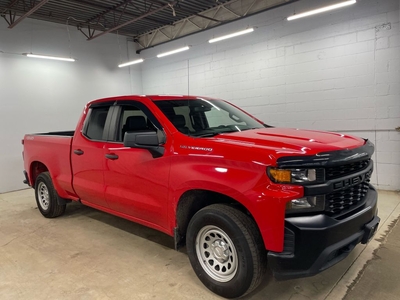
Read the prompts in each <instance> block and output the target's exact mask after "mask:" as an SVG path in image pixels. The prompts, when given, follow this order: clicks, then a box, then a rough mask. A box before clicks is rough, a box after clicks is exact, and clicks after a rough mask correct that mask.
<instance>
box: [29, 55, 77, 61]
mask: <svg viewBox="0 0 400 300" xmlns="http://www.w3.org/2000/svg"><path fill="white" fill-rule="evenodd" d="M24 55H26V56H28V57H33V58H44V59H52V60H62V61H75V59H73V58H66V57H58V56H47V55H37V54H32V53H27V54H24Z"/></svg>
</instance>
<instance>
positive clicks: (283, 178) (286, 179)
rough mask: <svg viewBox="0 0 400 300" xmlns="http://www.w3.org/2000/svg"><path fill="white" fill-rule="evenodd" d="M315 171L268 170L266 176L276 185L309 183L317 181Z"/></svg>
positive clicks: (270, 168)
mask: <svg viewBox="0 0 400 300" xmlns="http://www.w3.org/2000/svg"><path fill="white" fill-rule="evenodd" d="M316 174H317V172H316V169H277V168H272V167H269V168H268V175H269V177H270V178H271V180H272V181H273V182H276V183H309V182H310V183H311V182H315V181H316V180H317V175H316Z"/></svg>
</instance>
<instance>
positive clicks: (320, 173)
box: [23, 96, 380, 298]
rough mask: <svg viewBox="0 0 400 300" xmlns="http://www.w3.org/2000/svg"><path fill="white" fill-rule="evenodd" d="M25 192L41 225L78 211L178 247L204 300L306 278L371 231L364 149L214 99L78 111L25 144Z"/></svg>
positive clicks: (108, 103) (141, 99) (129, 100)
mask: <svg viewBox="0 0 400 300" xmlns="http://www.w3.org/2000/svg"><path fill="white" fill-rule="evenodd" d="M23 145H24V151H23V157H24V168H25V171H24V174H25V181H24V182H25V183H27V184H28V185H29V186H31V187H33V188H34V189H35V197H36V202H37V206H38V208H39V210H40V212H41V213H42V215H43V216H44V217H46V218H53V217H58V216H60V215H62V214H63V213H64V212H65V209H66V205H67V203H69V202H71V201H79V202H81V203H82V204H84V205H87V206H90V207H93V208H95V209H99V210H101V211H104V212H107V213H111V214H113V215H116V216H119V217H122V218H125V219H128V220H131V221H134V222H137V223H140V224H143V225H145V226H148V227H151V228H154V229H156V230H159V231H162V232H164V233H166V234H168V235H170V236H172V237H173V238H174V240H175V246H176V249H178V248H179V247H182V246H185V245H186V249H187V253H188V257H189V260H190V263H191V265H192V267H193V270H194V272H195V273H196V275H197V276H198V278H199V279H200V281H202V282H203V284H204V285H205V286H206V287H207V288H208V289H210V290H211V291H213V292H214V293H216V294H218V295H220V296H222V297H226V298H236V297H240V296H243V295H245V294H248V293H250V292H251V291H252V290H254V289H255V288H256V287H257V286H258V285H259V283H260V282H261V280H262V278H263V275H264V273H265V271H266V266H267V262H268V265H269V267H270V269H271V270H272V273H273V274H274V276H275V277H276V278H277V279H278V280H282V279H292V278H298V277H305V276H312V275H315V274H317V273H319V272H321V271H323V270H325V269H327V268H329V267H331V266H332V265H334V264H336V263H338V262H339V261H341V260H342V259H344V258H345V257H346V256H347V255H348V254H349V253H350V252H351V251H352V249H353V248H354V247H355V246H356V245H357V244H359V243H362V244H365V243H367V242H368V241H369V240H370V239H371V238H372V236H373V235H374V233H375V231H376V229H377V227H378V224H379V220H380V219H379V217H378V216H377V192H376V190H375V189H374V188H373V187H372V186H371V184H370V183H369V181H370V177H371V173H372V170H373V161H372V159H371V156H372V154H373V152H374V146H373V144H372V143H371V142H370V141H368V140H365V139H362V138H357V137H352V136H347V135H343V134H338V133H330V132H321V131H312V130H298V129H289V128H274V127H271V126H268V125H266V124H264V123H263V122H262V121H260V120H258V119H256V118H255V117H252V116H251V115H249V114H248V113H246V112H244V111H243V110H241V109H239V108H238V107H236V106H234V105H232V104H230V103H229V102H226V101H224V100H220V99H211V98H207V97H195V96H121V97H113V98H106V99H100V100H95V101H92V102H89V103H88V104H87V105H86V106H85V108H84V110H83V113H82V116H81V118H80V120H79V122H78V125H77V127H76V130H75V131H65V132H49V133H40V134H27V135H25V137H24V140H23Z"/></svg>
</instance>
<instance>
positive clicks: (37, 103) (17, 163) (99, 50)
mask: <svg viewBox="0 0 400 300" xmlns="http://www.w3.org/2000/svg"><path fill="white" fill-rule="evenodd" d="M7 26H8V25H7V23H6V22H5V21H4V20H3V19H2V18H0V51H1V52H0V105H1V106H0V107H1V109H0V138H1V143H0V166H1V167H0V193H2V192H6V191H11V190H17V189H21V188H25V187H26V185H24V184H23V183H22V180H23V175H22V170H23V162H22V156H21V152H22V145H21V139H22V138H23V136H24V134H25V133H34V132H48V131H57V130H73V129H75V126H76V123H77V120H78V118H79V116H80V113H81V111H82V109H83V107H84V105H85V103H86V102H88V101H90V100H93V99H96V98H99V97H106V96H112V95H122V94H131V93H133V94H137V93H142V83H141V74H140V69H139V68H130V69H129V68H123V69H120V68H118V64H119V63H120V62H121V61H126V60H127V59H128V50H127V42H126V39H125V38H123V37H119V40H120V43H119V45H118V40H117V39H118V36H117V35H114V34H113V35H106V36H103V37H101V38H99V39H96V40H93V41H91V42H88V41H86V39H85V37H84V35H83V34H82V33H80V32H79V31H77V30H76V28H73V27H70V35H71V38H70V40H71V42H70V43H69V38H68V32H67V27H66V25H55V24H51V23H47V22H40V21H33V20H28V19H26V20H24V21H23V22H22V23H20V24H19V25H18V26H16V27H15V28H14V29H8V28H7ZM130 47H131V48H133V45H132V44H131V45H130ZM131 50H132V49H131ZM2 52H3V53H2ZM28 52H32V53H35V54H47V55H54V56H66V57H69V56H70V53H71V56H72V57H74V58H76V59H77V61H76V62H73V63H71V62H61V61H51V60H44V59H33V58H28V57H26V56H22V55H21V53H28ZM129 53H134V52H133V50H132V51H129Z"/></svg>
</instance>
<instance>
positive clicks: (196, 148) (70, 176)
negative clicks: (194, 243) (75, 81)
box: [24, 96, 365, 252]
mask: <svg viewBox="0 0 400 300" xmlns="http://www.w3.org/2000/svg"><path fill="white" fill-rule="evenodd" d="M188 98H189V99H196V98H197V97H187V96H123V97H114V98H107V99H101V100H97V101H93V102H91V103H89V104H88V105H87V106H86V107H85V109H84V112H83V114H82V117H81V118H80V120H79V122H78V125H77V128H76V131H75V135H74V137H73V138H70V137H60V136H46V135H26V136H25V138H24V163H25V170H27V172H28V176H29V181H30V184H31V185H32V184H34V180H35V178H34V176H35V173H34V172H35V170H32V166H33V165H34V162H40V163H41V164H43V165H44V166H45V167H46V168H47V169H48V170H49V172H50V174H51V177H52V179H53V182H54V186H55V188H56V190H57V192H58V194H59V195H60V196H61V197H63V198H69V199H72V200H78V199H81V200H82V203H84V204H87V205H89V206H92V207H95V208H97V209H100V210H103V211H106V212H109V213H112V214H115V215H118V216H120V217H123V218H126V219H129V220H132V221H135V222H138V223H141V224H144V225H146V226H149V227H152V228H155V229H157V230H160V231H163V232H165V233H167V234H169V235H171V236H173V234H174V228H175V227H176V218H175V217H176V216H175V212H176V208H177V204H178V202H179V199H180V197H181V195H182V194H183V193H185V192H186V191H189V190H192V189H205V190H211V191H215V192H218V193H221V194H224V195H227V196H229V197H231V198H233V199H235V200H236V201H238V202H240V203H241V204H242V205H243V206H245V207H246V208H247V209H248V211H249V212H250V213H251V214H252V216H253V217H254V219H255V221H256V222H257V225H258V227H259V228H260V231H261V234H262V237H263V239H264V243H265V247H266V249H268V250H272V251H277V252H280V251H282V250H283V232H284V216H285V206H286V202H288V201H290V200H293V199H296V198H300V197H302V196H303V188H302V187H301V186H294V185H280V184H275V183H272V182H271V181H270V180H269V178H268V176H267V174H266V168H267V166H275V165H276V159H277V158H279V157H282V156H292V155H314V154H316V153H319V152H326V151H333V150H338V149H345V148H347V149H352V148H356V147H360V146H362V145H363V144H364V143H365V142H364V140H362V139H360V138H354V137H350V136H345V135H340V134H337V133H328V132H319V131H309V130H296V129H288V128H263V129H255V130H248V131H242V132H236V133H229V134H220V135H218V136H215V137H210V138H193V137H189V136H186V135H183V134H181V133H180V132H179V131H177V130H176V129H175V127H174V126H173V125H172V123H170V122H169V120H168V119H167V118H166V117H165V116H164V115H163V113H162V112H161V111H160V110H159V109H158V107H157V106H156V105H155V104H154V103H153V101H158V100H173V99H188ZM203 99H209V98H203ZM114 100H121V101H123V100H136V101H139V102H141V103H143V104H144V105H146V106H147V107H148V108H149V109H150V110H151V111H152V113H153V114H154V115H155V117H156V118H157V119H158V121H159V122H160V123H161V125H162V127H163V128H164V131H165V134H166V144H165V153H164V155H163V156H162V157H160V158H153V157H152V156H151V154H150V152H149V151H147V150H145V149H137V148H125V147H124V146H123V144H122V143H110V142H102V141H98V142H94V141H90V140H88V139H87V138H86V137H84V136H83V135H82V128H83V124H84V121H85V118H86V115H87V112H88V107H89V105H90V104H92V103H99V102H107V101H114ZM182 146H187V147H184V148H182ZM208 148H210V149H208ZM77 149H80V150H82V151H84V154H83V155H81V156H78V155H75V154H73V153H72V151H74V150H77ZM205 149H208V150H205ZM211 149H212V150H211ZM105 154H117V155H118V156H119V159H118V160H108V159H106V158H105Z"/></svg>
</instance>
